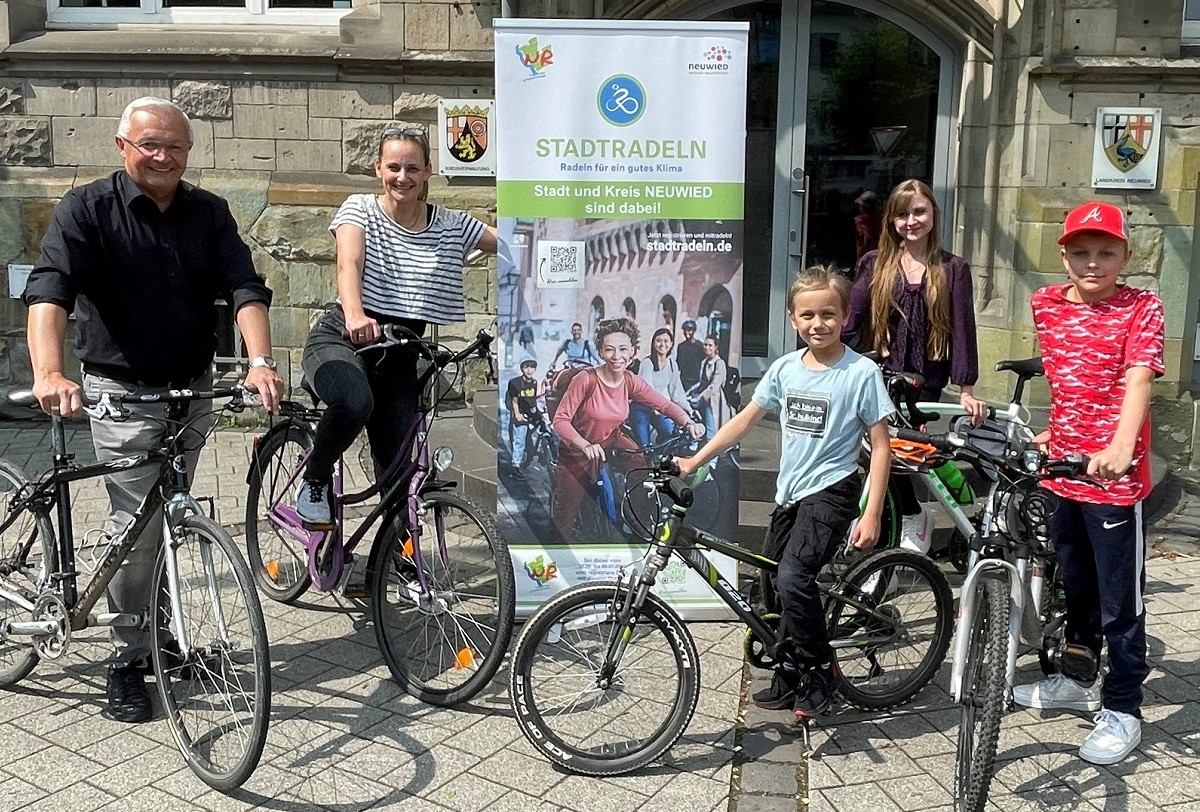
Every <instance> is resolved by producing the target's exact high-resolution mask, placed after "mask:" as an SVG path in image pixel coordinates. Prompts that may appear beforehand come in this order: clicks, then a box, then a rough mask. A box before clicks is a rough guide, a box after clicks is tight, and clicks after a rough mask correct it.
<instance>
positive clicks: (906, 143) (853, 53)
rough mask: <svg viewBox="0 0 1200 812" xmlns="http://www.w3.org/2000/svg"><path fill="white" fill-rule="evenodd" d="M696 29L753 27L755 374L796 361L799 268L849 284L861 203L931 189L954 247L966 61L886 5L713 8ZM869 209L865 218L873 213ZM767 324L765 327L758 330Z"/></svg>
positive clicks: (750, 141)
mask: <svg viewBox="0 0 1200 812" xmlns="http://www.w3.org/2000/svg"><path fill="white" fill-rule="evenodd" d="M694 16H696V17H702V18H705V19H716V20H735V21H743V22H748V23H749V25H750V39H749V55H750V56H749V59H750V63H749V65H748V66H747V67H748V76H747V104H746V176H745V195H746V197H745V201H746V203H745V221H746V222H747V223H771V228H770V229H766V228H747V229H746V234H745V239H744V245H743V255H744V258H745V278H744V280H743V281H744V285H743V290H744V292H743V295H742V301H741V308H742V319H741V324H742V363H743V372H744V373H745V374H748V375H753V374H756V373H761V372H762V371H763V370H765V368H766V366H767V364H769V362H770V361H771V360H773V359H774V358H776V357H778V356H779V355H782V354H783V353H785V352H788V351H790V350H792V349H794V348H795V346H796V336H795V331H794V330H793V329H792V328H791V326H790V325H789V324H788V322H787V317H786V307H787V303H786V301H785V300H786V291H787V285H788V281H789V280H790V278H791V276H792V275H793V274H794V273H795V271H796V270H798V269H799V268H800V267H803V266H806V265H812V264H815V263H817V262H832V263H834V264H837V265H838V266H840V267H842V268H845V269H847V270H848V271H851V272H852V270H853V266H854V263H855V260H856V255H857V253H858V249H857V245H856V241H855V229H856V223H855V217H856V216H858V215H859V214H861V213H863V211H862V208H860V205H859V204H858V203H857V202H856V201H859V200H860V199H861V197H862V193H863V192H867V191H869V192H872V193H873V194H874V195H876V197H877V198H878V199H879V200H880V202H882V200H885V199H886V198H887V195H888V193H889V192H890V190H891V188H892V187H893V186H894V185H895V184H896V183H898V182H899V181H901V180H903V179H905V178H908V177H917V178H921V179H922V180H925V181H926V182H928V183H930V185H931V186H932V187H933V189H934V192H935V194H936V195H937V197H938V202H939V203H940V204H941V207H942V211H943V214H944V217H943V235H942V237H943V243H944V244H945V245H946V246H947V247H949V238H950V235H951V234H952V233H953V223H952V219H953V216H954V201H953V171H952V167H953V164H954V160H955V158H956V155H955V151H954V148H953V143H952V138H951V136H952V132H953V124H954V117H955V112H956V111H955V107H956V105H957V101H958V82H959V76H960V70H959V68H960V63H961V55H960V54H959V53H958V52H957V51H956V50H955V47H954V46H952V45H951V44H950V43H951V40H950V38H949V37H948V36H947V35H945V34H944V33H943V32H941V31H940V30H937V29H935V28H934V26H936V25H938V22H937V21H936V20H930V21H922V20H917V19H915V18H913V17H911V16H908V15H906V14H904V13H902V12H900V11H898V10H896V9H895V8H894V7H892V6H890V5H887V4H885V3H884V2H880V0H842V2H832V0H795V2H792V1H791V0H789V2H782V0H760V1H759V2H752V3H740V4H738V3H734V2H730V0H715V1H714V2H710V3H703V4H701V5H698V6H697V7H696V8H695V10H694ZM869 205H870V204H869V203H868V207H869ZM764 316H765V318H764Z"/></svg>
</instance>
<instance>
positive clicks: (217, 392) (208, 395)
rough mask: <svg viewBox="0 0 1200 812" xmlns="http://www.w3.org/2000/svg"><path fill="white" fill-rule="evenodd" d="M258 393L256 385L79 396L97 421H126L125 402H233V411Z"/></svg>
mask: <svg viewBox="0 0 1200 812" xmlns="http://www.w3.org/2000/svg"><path fill="white" fill-rule="evenodd" d="M256 394H258V390H257V389H256V388H254V387H253V386H242V385H241V384H239V385H237V386H231V387H227V388H224V389H168V390H167V391H165V392H126V393H121V392H112V393H110V392H105V393H104V394H102V395H101V396H100V397H99V398H95V399H93V398H89V397H88V396H87V395H85V394H83V393H82V392H81V393H80V398H81V400H82V402H83V412H84V413H85V414H86V415H88V416H89V417H91V418H94V419H96V420H103V419H105V418H108V419H111V420H123V419H126V418H128V417H129V415H128V414H127V413H126V412H125V410H124V409H123V408H122V407H123V406H124V405H125V404H126V403H164V404H165V403H190V402H192V401H193V400H224V399H225V398H229V399H230V400H231V403H230V407H231V408H233V409H234V410H240V409H244V408H245V407H246V406H248V405H249V403H248V400H247V398H248V397H249V396H251V395H256Z"/></svg>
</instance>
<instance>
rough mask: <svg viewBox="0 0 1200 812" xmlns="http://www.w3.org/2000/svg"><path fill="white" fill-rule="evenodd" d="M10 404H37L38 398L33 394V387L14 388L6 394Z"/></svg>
mask: <svg viewBox="0 0 1200 812" xmlns="http://www.w3.org/2000/svg"><path fill="white" fill-rule="evenodd" d="M5 398H6V400H8V402H9V404H10V405H12V406H37V405H38V402H37V398H35V397H34V396H33V390H32V389H13V390H12V391H11V392H9V393H8V395H6V396H5Z"/></svg>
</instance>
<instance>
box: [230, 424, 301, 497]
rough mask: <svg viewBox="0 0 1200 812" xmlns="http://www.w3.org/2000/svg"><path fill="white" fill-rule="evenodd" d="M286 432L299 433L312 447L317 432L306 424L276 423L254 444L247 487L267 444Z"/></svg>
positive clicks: (247, 476)
mask: <svg viewBox="0 0 1200 812" xmlns="http://www.w3.org/2000/svg"><path fill="white" fill-rule="evenodd" d="M285 432H296V433H298V434H299V435H300V436H301V437H303V438H305V440H306V442H307V444H308V445H312V443H313V440H314V439H315V432H314V431H313V430H312V428H311V427H310V426H308V425H306V424H304V423H299V422H296V421H294V420H281V421H279V422H278V423H276V424H275V425H273V426H271V427H270V428H269V429H267V431H266V432H265V433H264V434H263V435H262V436H260V437H259V438H258V439H257V441H256V442H255V443H254V450H253V452H252V454H251V456H250V465H248V466H247V467H246V484H247V485H249V484H250V477H251V476H252V475H253V474H254V471H255V469H256V468H257V467H258V463H259V462H260V459H259V458H260V457H261V455H262V449H263V447H265V446H266V445H267V443H268V441H269V440H270V439H272V438H273V437H275V436H276V435H279V434H283V433H285Z"/></svg>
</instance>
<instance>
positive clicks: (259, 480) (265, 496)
mask: <svg viewBox="0 0 1200 812" xmlns="http://www.w3.org/2000/svg"><path fill="white" fill-rule="evenodd" d="M312 445H313V439H312V433H311V432H310V431H309V430H308V428H307V427H305V426H301V425H299V424H296V423H289V424H288V426H287V427H286V428H284V429H281V430H278V431H275V432H272V433H271V434H268V435H267V436H266V438H265V439H264V440H263V442H262V445H260V446H259V448H258V450H257V451H256V453H255V455H254V458H253V460H251V462H250V472H249V474H248V475H247V477H246V482H247V484H248V488H247V492H246V556H247V558H248V559H249V564H250V570H251V572H253V573H254V581H255V583H257V584H258V588H259V589H261V590H262V591H263V594H264V595H266V596H267V597H268V598H270V599H271V600H275V601H279V602H280V603H291V602H292V601H294V600H296V598H298V597H300V596H301V595H303V594H304V592H305V590H307V589H308V587H309V585H310V584H311V582H312V578H311V576H309V574H308V551H307V550H306V549H305V548H304V545H303V544H301V543H300V541H299V540H297V539H296V538H295V537H294V536H292V534H291V533H289V532H288V531H287V530H286V529H284V528H280V527H279V526H278V525H277V524H276V523H275V522H274V521H272V519H271V518H269V511H270V510H271V508H273V507H274V506H275V505H278V504H280V503H283V504H291V502H292V498H293V495H292V493H290V492H289V491H290V490H294V488H295V484H296V483H295V481H294V480H293V479H292V474H293V473H294V472H295V471H296V468H297V467H298V466H299V465H300V463H301V461H302V460H303V459H304V457H305V455H306V454H307V453H308V452H309V450H310V449H312ZM289 481H292V482H293V488H292V489H289V488H288V487H287V484H288V482H289Z"/></svg>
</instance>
